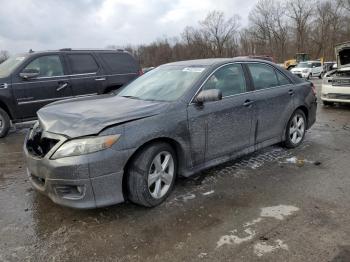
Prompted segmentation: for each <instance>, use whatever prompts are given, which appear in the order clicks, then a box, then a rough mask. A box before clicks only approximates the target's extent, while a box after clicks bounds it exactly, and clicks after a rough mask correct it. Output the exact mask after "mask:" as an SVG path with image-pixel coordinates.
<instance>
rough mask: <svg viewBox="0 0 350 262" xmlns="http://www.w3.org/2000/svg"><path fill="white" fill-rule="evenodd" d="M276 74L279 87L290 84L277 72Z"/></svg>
mask: <svg viewBox="0 0 350 262" xmlns="http://www.w3.org/2000/svg"><path fill="white" fill-rule="evenodd" d="M276 73H277V78H278V82H279V84H280V86H284V85H289V84H291V82H290V80H289V79H288V78H287V77H286V76H284V75H283V74H282V73H280V72H279V71H277V70H276Z"/></svg>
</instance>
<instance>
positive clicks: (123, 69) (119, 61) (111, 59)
mask: <svg viewBox="0 0 350 262" xmlns="http://www.w3.org/2000/svg"><path fill="white" fill-rule="evenodd" d="M100 56H101V58H102V60H103V61H104V62H105V64H106V66H107V69H108V70H109V71H110V73H112V74H128V73H138V71H139V66H138V64H137V63H136V60H135V59H134V58H133V57H132V56H131V55H130V54H128V53H101V54H100Z"/></svg>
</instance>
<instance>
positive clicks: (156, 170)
mask: <svg viewBox="0 0 350 262" xmlns="http://www.w3.org/2000/svg"><path fill="white" fill-rule="evenodd" d="M168 156H170V157H169V158H168ZM166 158H168V160H169V161H168V165H167V167H166V168H162V165H165V159H166ZM159 163H160V165H159ZM171 173H172V175H171ZM176 173H177V158H176V153H175V151H174V149H173V148H172V147H171V146H170V145H169V144H167V143H162V142H157V143H154V144H151V145H149V146H147V147H145V148H144V149H142V151H140V152H139V153H138V154H137V155H136V156H135V158H134V159H133V161H132V163H131V164H130V166H129V168H128V170H127V183H126V184H127V195H128V199H129V200H130V201H131V202H133V203H135V204H138V205H142V206H145V207H154V206H157V205H159V204H160V203H162V202H163V201H164V200H165V199H166V198H167V197H168V196H169V194H170V193H171V191H172V189H173V187H174V183H175V178H176Z"/></svg>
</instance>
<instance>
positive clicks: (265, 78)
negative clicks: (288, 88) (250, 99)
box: [248, 63, 279, 90]
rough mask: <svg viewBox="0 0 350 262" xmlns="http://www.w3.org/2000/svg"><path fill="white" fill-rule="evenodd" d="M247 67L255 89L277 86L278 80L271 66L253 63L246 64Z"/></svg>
mask: <svg viewBox="0 0 350 262" xmlns="http://www.w3.org/2000/svg"><path fill="white" fill-rule="evenodd" d="M248 68H249V70H250V73H251V75H252V78H253V83H254V87H255V89H256V90H261V89H265V88H270V87H275V86H278V85H279V84H278V80H277V76H276V73H275V69H273V68H272V67H271V66H268V65H264V64H259V63H254V64H248Z"/></svg>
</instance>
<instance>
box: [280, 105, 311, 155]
mask: <svg viewBox="0 0 350 262" xmlns="http://www.w3.org/2000/svg"><path fill="white" fill-rule="evenodd" d="M305 133H306V117H305V114H304V112H303V111H301V110H300V109H298V110H296V111H295V112H294V113H293V115H292V117H291V118H290V120H289V121H288V125H287V128H286V134H285V136H286V140H285V142H284V145H285V146H286V147H287V148H294V147H297V146H299V145H300V144H301V143H302V142H303V140H304V137H305Z"/></svg>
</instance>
